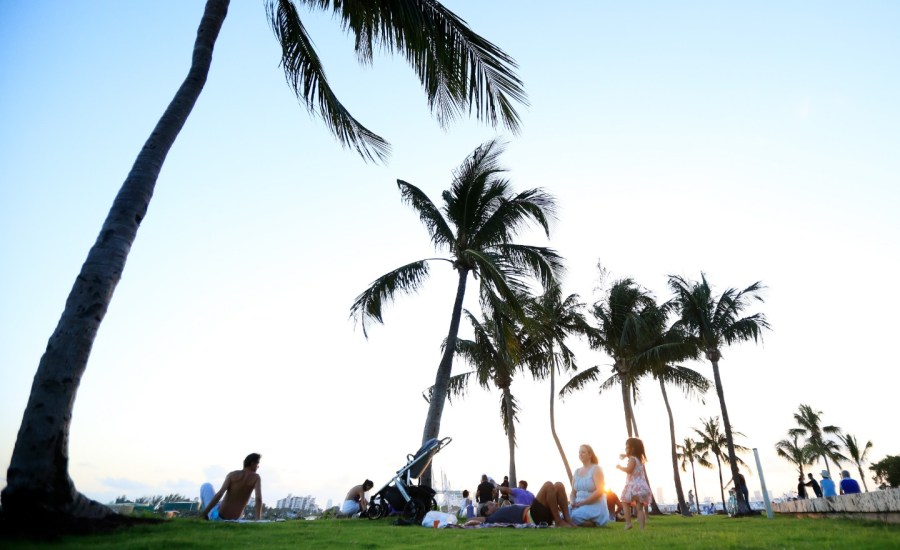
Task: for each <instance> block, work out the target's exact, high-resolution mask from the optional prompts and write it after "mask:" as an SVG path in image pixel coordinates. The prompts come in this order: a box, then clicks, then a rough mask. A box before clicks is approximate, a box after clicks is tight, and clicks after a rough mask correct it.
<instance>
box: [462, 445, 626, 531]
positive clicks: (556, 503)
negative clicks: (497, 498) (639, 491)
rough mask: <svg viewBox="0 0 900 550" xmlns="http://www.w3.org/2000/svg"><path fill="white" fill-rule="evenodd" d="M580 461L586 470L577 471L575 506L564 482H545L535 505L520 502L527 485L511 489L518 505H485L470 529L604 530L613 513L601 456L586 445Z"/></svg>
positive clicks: (573, 494)
mask: <svg viewBox="0 0 900 550" xmlns="http://www.w3.org/2000/svg"><path fill="white" fill-rule="evenodd" d="M578 458H579V459H580V460H581V463H582V467H581V468H578V469H577V470H576V471H575V479H574V482H573V488H572V498H571V504H570V500H569V498H567V496H566V489H565V487H564V486H563V484H562V483H560V482H556V483H553V482H550V481H547V482H544V484H543V485H542V486H541V489H540V490H539V491H538V493H537V495H536V496H535V497H534V500H533V502H530V503H525V502H520V500H519V496H518V495H519V494H521V495H522V496H525V497H526V498H527V496H526V495H524V494H523V493H527V494H528V495H530V493H528V491H527V490H525V488H527V486H528V485H527V484H524V487H523V486H522V485H523V483H524V482H522V483H520V484H519V487H520V488H519V489H511V490H508V492H509V493H510V494H511V496H512V498H513V500H514V502H516V504H512V505H510V506H503V507H500V506H498V505H496V504H494V503H493V502H488V503H486V504H483V505H482V506H481V507H480V508H479V510H478V516H479V517H476V518H472V519H471V520H469V521H468V522H467V523H466V525H477V524H480V523H486V524H490V523H506V524H519V525H521V524H535V525H539V524H541V523H545V524H547V525H554V524H555V525H556V526H558V527H576V526H578V527H593V526H597V527H600V526H603V525H606V523H607V522H609V521H610V516H609V509H608V508H607V505H606V494H605V493H604V492H603V470H602V469H601V468H600V466H598V462H599V461H598V460H597V455H596V454H594V450H593V449H592V448H591V447H590V445H582V446H581V447H580V448H579V449H578ZM520 491H522V493H520Z"/></svg>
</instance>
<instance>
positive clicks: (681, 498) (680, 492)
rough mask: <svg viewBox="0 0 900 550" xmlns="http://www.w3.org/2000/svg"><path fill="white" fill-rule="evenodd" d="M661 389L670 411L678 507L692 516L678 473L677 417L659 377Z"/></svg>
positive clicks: (664, 384)
mask: <svg viewBox="0 0 900 550" xmlns="http://www.w3.org/2000/svg"><path fill="white" fill-rule="evenodd" d="M659 389H660V390H662V396H663V401H664V402H665V404H666V412H667V413H669V436H670V438H671V440H672V471H673V472H674V476H673V477H674V479H675V494H676V495H677V496H678V509H679V510H680V511H681V515H683V516H684V517H691V511H690V509H689V508H688V506H687V504H686V503H685V501H684V489H683V488H682V487H681V474H679V473H678V448H677V447H676V443H675V419H674V418H673V417H672V407H671V406H669V395H668V394H667V393H666V383H665V382H663V380H662V378H660V379H659Z"/></svg>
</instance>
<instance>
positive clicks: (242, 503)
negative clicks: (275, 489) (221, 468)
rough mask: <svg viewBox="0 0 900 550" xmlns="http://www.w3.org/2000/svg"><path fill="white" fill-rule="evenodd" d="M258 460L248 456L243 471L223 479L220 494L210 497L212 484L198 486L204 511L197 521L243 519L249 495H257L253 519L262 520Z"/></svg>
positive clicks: (251, 455) (252, 455)
mask: <svg viewBox="0 0 900 550" xmlns="http://www.w3.org/2000/svg"><path fill="white" fill-rule="evenodd" d="M260 458H261V456H260V455H259V454H257V453H251V454H249V455H247V457H246V458H245V459H244V469H243V470H235V471H233V472H231V473H230V474H228V475H227V476H225V482H224V483H222V488H221V489H219V492H218V493H216V494H215V495H213V486H212V484H211V483H204V484H203V485H201V486H200V502H201V505H202V506H203V511H202V512H201V513H200V517H202V518H203V519H211V520H220V519H221V520H236V519H241V516H243V515H244V508H246V507H247V503H248V502H250V494H251V493H253V492H254V491H255V492H256V503H255V504H256V506H255V510H254V512H255V514H254V518H256V519H257V520H259V519H262V505H263V501H262V480H261V479H260V477H259V474H257V473H256V471H257V470H258V469H259V460H260Z"/></svg>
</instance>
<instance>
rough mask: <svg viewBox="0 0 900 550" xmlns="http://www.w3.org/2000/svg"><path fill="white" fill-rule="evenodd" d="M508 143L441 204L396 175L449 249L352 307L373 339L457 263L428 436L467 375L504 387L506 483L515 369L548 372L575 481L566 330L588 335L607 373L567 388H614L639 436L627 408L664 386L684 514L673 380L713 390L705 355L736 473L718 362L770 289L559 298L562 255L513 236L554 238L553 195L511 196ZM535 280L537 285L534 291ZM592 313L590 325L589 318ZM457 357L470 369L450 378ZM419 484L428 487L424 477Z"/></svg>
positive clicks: (693, 284)
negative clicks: (401, 302) (526, 233)
mask: <svg viewBox="0 0 900 550" xmlns="http://www.w3.org/2000/svg"><path fill="white" fill-rule="evenodd" d="M502 150H503V146H502V144H500V143H499V142H498V141H496V140H495V141H489V142H487V143H485V144H483V145H482V146H480V147H478V148H477V149H476V150H475V151H474V152H473V153H472V154H471V155H470V156H469V157H467V158H466V160H465V161H464V162H463V163H462V165H460V167H459V168H458V169H457V170H456V171H455V173H454V177H453V181H452V184H451V187H450V189H449V190H447V191H444V192H443V193H442V199H443V201H442V203H441V206H440V207H439V206H438V205H436V204H435V203H434V202H432V201H431V199H429V198H428V197H427V196H426V195H425V193H423V192H422V191H421V190H420V189H419V188H417V187H415V186H414V185H412V184H410V183H407V182H405V181H402V180H398V181H397V184H398V186H399V188H400V193H401V197H402V199H403V201H404V202H406V203H407V204H409V205H410V206H411V207H412V208H413V209H414V210H415V211H416V213H417V214H418V216H419V219H420V220H421V221H422V223H423V224H424V225H425V228H426V230H427V231H428V233H429V236H430V238H431V241H432V244H433V245H434V246H435V248H437V249H438V250H442V251H445V252H446V253H447V254H446V256H442V257H431V258H425V259H421V260H417V261H414V262H411V263H409V264H406V265H404V266H401V267H398V268H397V269H394V270H393V271H390V272H388V273H386V274H384V275H382V276H381V277H378V278H377V279H376V280H375V281H374V282H373V283H371V285H370V286H369V287H368V288H367V289H366V290H364V291H363V292H362V293H361V294H360V295H359V296H357V298H356V300H355V301H354V303H353V305H352V306H351V315H352V316H353V317H354V318H355V319H357V321H358V322H359V323H360V324H361V325H362V328H363V332H364V334H366V335H368V329H367V327H368V325H369V324H370V323H371V322H378V323H382V322H383V316H382V308H383V306H384V305H385V304H386V303H387V302H390V301H392V300H394V299H395V298H396V297H397V296H398V295H400V294H410V293H414V292H415V291H417V290H418V289H419V288H420V287H421V285H422V284H424V281H425V279H426V278H427V276H428V275H429V269H430V266H431V264H432V263H434V262H438V261H439V262H446V264H447V265H449V266H450V267H452V268H453V269H454V270H456V272H457V276H458V284H457V293H456V299H455V301H454V304H453V309H452V313H451V319H450V328H449V331H448V333H447V337H446V339H445V340H444V342H443V353H442V358H441V361H440V364H439V365H438V368H437V374H436V376H435V382H434V385H433V386H431V387H430V388H429V389H428V390H427V391H426V398H427V399H428V401H429V409H428V414H427V417H426V421H425V428H424V430H423V437H422V439H423V442H424V441H426V440H428V439H432V438H436V437H438V432H439V430H440V422H441V416H442V413H443V407H444V403H445V401H446V400H447V399H448V398H452V397H454V396H457V395H460V394H461V393H463V392H464V391H465V389H466V387H467V385H468V382H469V381H470V380H476V381H477V382H478V383H479V384H480V385H481V386H483V387H486V388H490V387H497V388H498V389H499V390H500V392H501V400H500V413H501V414H500V417H501V419H502V421H503V427H504V430H505V431H506V434H507V437H508V441H509V455H510V465H509V474H510V482H511V483H515V477H516V472H515V442H516V431H515V428H516V416H517V413H518V411H519V406H520V404H519V402H518V401H517V399H516V398H515V396H514V395H513V393H512V391H511V385H512V382H513V379H514V377H515V375H516V374H517V373H520V372H525V373H528V374H530V375H531V376H532V377H534V378H536V379H545V378H549V379H550V427H551V433H552V435H553V438H554V441H555V442H556V445H557V448H558V449H559V451H560V456H561V458H562V461H563V463H564V465H565V468H566V472H567V474H568V475H569V478H570V480H571V477H572V474H571V468H570V467H569V464H568V461H567V460H566V457H565V454H564V453H563V451H562V445H561V444H560V442H559V438H558V437H557V435H556V430H555V421H554V402H555V398H556V375H557V374H558V373H561V372H567V371H574V370H576V369H577V364H576V360H575V355H574V353H573V352H572V351H571V349H570V348H569V347H568V346H567V344H566V340H567V338H569V337H583V338H586V339H587V341H588V343H589V344H590V346H591V347H592V348H593V349H595V350H598V351H601V352H603V353H605V354H606V355H608V356H609V357H611V358H612V360H613V368H612V374H611V375H610V376H608V377H607V378H606V379H605V380H601V379H602V378H603V374H602V371H601V369H600V367H596V366H595V367H591V368H588V369H586V370H584V371H581V372H579V373H578V374H576V375H575V376H573V377H572V378H571V379H570V380H569V381H568V382H566V383H565V384H564V385H563V386H562V389H561V390H560V392H559V393H560V395H561V396H565V395H568V394H570V393H571V392H574V391H576V390H579V389H581V388H584V387H586V386H588V385H590V384H592V383H594V382H597V383H599V390H600V392H601V393H602V392H604V391H606V390H610V389H613V388H618V389H619V390H620V391H621V396H622V404H623V409H624V419H625V428H626V432H627V433H628V436H629V437H632V436H634V437H639V431H638V424H637V420H636V418H635V415H634V411H633V408H632V404H633V402H634V401H635V400H636V398H637V396H638V392H639V385H640V382H641V381H642V380H644V379H648V378H652V379H653V380H655V381H656V382H658V383H659V387H660V390H661V393H662V397H663V400H664V401H665V404H666V408H667V410H668V417H669V431H670V436H671V441H670V446H671V459H672V470H673V477H674V481H675V487H676V492H677V495H678V501H679V505H680V506H681V509H682V510H684V511H685V513H689V511H688V510H687V506H686V505H685V500H684V494H683V491H682V488H681V481H680V476H679V458H678V451H677V441H676V436H675V427H674V426H675V423H674V419H673V417H672V412H671V407H670V406H669V401H668V394H667V389H666V388H667V387H668V386H672V385H674V386H675V387H677V388H679V389H681V390H683V391H684V392H685V393H686V394H688V395H694V394H702V393H704V392H706V391H707V389H708V388H709V387H710V381H709V380H707V379H706V378H705V377H704V376H702V375H701V374H699V373H697V372H696V371H694V370H692V369H690V368H688V367H686V366H684V365H681V364H680V363H682V362H684V361H688V360H695V359H699V358H701V357H705V358H706V359H707V360H709V362H710V363H711V364H712V368H713V375H714V382H715V387H716V392H717V394H718V398H719V405H720V408H721V416H722V420H723V421H722V424H721V426H722V428H723V429H724V447H725V449H726V452H725V453H723V454H722V456H723V457H724V458H725V461H726V462H727V463H728V464H729V465H730V466H731V469H732V477H733V478H736V477H737V473H738V471H737V467H738V464H739V463H740V462H739V459H738V458H737V457H736V455H735V450H736V447H735V444H734V438H733V437H734V433H733V432H732V429H731V424H730V422H729V420H728V418H729V417H728V409H727V407H726V403H725V395H724V389H723V387H722V381H721V377H720V375H719V361H720V359H721V356H722V354H721V349H722V348H723V347H724V346H727V345H730V344H734V343H738V342H742V341H745V340H750V339H752V340H754V341H756V340H758V339H759V338H760V337H761V334H762V331H763V330H764V329H767V328H769V325H768V323H767V321H766V318H765V316H764V315H763V314H762V313H754V314H751V315H746V316H744V311H745V310H746V309H747V308H748V307H749V306H750V305H751V303H753V302H754V301H762V297H761V295H760V293H761V290H762V289H763V286H762V285H761V284H760V283H759V282H757V283H754V284H752V285H750V286H748V287H747V288H745V289H743V290H738V289H734V288H729V289H727V290H725V291H724V292H723V293H722V294H720V295H714V293H713V290H712V288H711V286H710V284H709V282H708V281H707V280H706V276H705V275H703V274H701V280H700V281H691V280H687V279H685V278H683V277H680V276H674V275H673V276H670V277H669V281H668V282H669V288H670V290H671V291H672V293H673V297H672V299H670V300H668V301H666V302H663V303H659V302H657V300H656V299H655V297H654V296H653V295H652V293H651V292H650V291H648V290H647V289H645V288H643V287H641V286H640V285H638V284H637V283H636V282H634V281H633V280H632V279H628V278H625V279H621V280H617V281H615V282H614V283H612V285H611V286H610V287H609V288H608V289H607V291H606V292H605V294H604V297H603V298H602V299H601V300H599V301H598V302H596V303H595V304H594V305H593V306H591V307H590V308H588V307H587V306H586V305H585V304H583V303H582V302H581V301H580V300H579V297H578V295H576V294H571V295H568V296H566V297H565V298H564V297H563V294H564V293H563V292H562V291H561V289H560V286H559V283H558V280H559V275H560V274H561V273H562V271H563V259H562V257H561V256H560V255H559V254H558V253H557V252H556V251H555V250H553V249H550V248H545V247H538V246H532V245H526V244H519V243H516V242H514V240H515V237H516V236H517V235H518V234H519V232H520V231H521V230H523V229H525V228H526V227H528V226H529V224H537V225H539V226H540V227H541V228H542V229H543V231H544V233H545V235H546V236H547V237H549V236H550V235H549V225H548V220H549V219H551V218H552V217H553V216H554V213H555V207H556V204H555V201H554V199H553V198H552V196H551V195H550V194H548V193H547V192H546V191H544V190H542V189H530V190H526V191H523V192H519V193H514V192H513V191H512V189H511V187H510V184H509V182H508V181H507V180H506V179H504V178H503V177H502V176H503V173H504V170H503V168H501V166H500V164H499V160H498V157H499V155H500V154H501V152H502ZM469 275H472V277H473V278H474V279H475V281H477V282H478V283H479V286H478V298H479V299H478V304H479V306H480V315H479V314H476V313H473V312H471V311H469V310H466V309H464V308H463V299H464V297H465V292H466V285H467V283H468V279H469ZM537 287H540V291H539V292H533V289H534V288H537ZM586 310H589V311H590V314H591V316H592V317H593V318H594V320H595V321H596V323H595V324H592V323H591V322H590V321H589V320H588V317H587V314H586ZM463 318H465V319H466V320H467V321H468V324H469V325H470V326H471V329H472V332H473V337H472V338H471V339H461V338H459V330H460V325H461V323H462V319H463ZM455 356H459V357H461V358H462V359H463V360H464V361H465V362H466V363H467V364H469V365H470V366H471V367H472V370H471V371H469V372H465V373H462V374H457V375H453V374H452V365H453V359H454V357H455ZM737 449H740V447H737ZM717 457H718V455H717ZM720 475H721V474H720ZM423 482H424V483H430V477H428V475H427V474H426V476H425V477H424V479H423ZM740 501H741V502H740V503H739V506H740V510H741V511H742V512H743V513H749V505H748V503H746V502H744V501H743V498H742V497H741V499H740Z"/></svg>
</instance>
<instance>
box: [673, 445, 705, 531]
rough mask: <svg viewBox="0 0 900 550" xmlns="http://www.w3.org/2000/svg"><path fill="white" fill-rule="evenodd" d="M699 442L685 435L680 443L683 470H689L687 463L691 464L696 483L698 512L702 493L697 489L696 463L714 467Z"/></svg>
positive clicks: (679, 454)
mask: <svg viewBox="0 0 900 550" xmlns="http://www.w3.org/2000/svg"><path fill="white" fill-rule="evenodd" d="M698 445H699V444H698V443H696V442H695V441H694V440H693V439H691V438H689V437H685V438H684V440H683V441H682V443H681V445H678V459H679V460H680V461H681V471H683V472H687V465H688V463H690V465H691V478H692V480H693V483H694V499H695V505H696V507H697V513H698V514H699V513H700V493H699V492H698V491H697V472H696V470H695V469H694V463H697V464H699V465H700V466H703V467H704V468H712V467H713V465H712V462H710V461H709V459H708V458H707V457H708V456H709V453H708V452H707V451H704V450H702V449H700V448H699V446H698Z"/></svg>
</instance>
